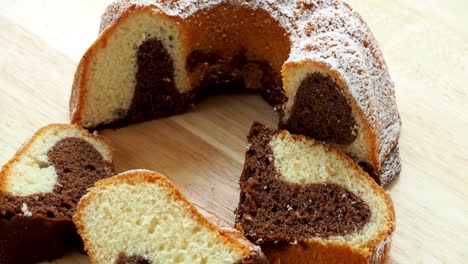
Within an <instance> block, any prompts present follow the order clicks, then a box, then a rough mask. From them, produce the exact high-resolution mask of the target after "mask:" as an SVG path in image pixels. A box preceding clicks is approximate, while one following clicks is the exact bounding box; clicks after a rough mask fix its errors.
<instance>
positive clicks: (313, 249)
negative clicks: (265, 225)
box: [264, 241, 390, 264]
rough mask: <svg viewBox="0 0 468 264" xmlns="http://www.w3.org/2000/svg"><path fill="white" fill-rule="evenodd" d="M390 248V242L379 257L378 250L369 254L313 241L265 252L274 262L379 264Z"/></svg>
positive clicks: (278, 263) (298, 263)
mask: <svg viewBox="0 0 468 264" xmlns="http://www.w3.org/2000/svg"><path fill="white" fill-rule="evenodd" d="M389 248H390V243H387V244H385V245H384V248H383V250H382V252H381V254H380V255H379V256H378V257H377V255H376V253H377V252H374V253H373V254H371V255H368V254H362V252H357V251H353V250H352V249H351V248H349V246H347V245H339V244H328V243H322V242H318V241H311V242H308V243H298V244H296V245H287V246H282V247H278V248H275V249H266V250H264V253H265V255H266V256H267V258H268V260H269V261H270V263H273V264H283V263H297V264H308V263H314V264H361V263H369V264H378V263H383V262H384V261H385V259H386V258H387V255H388V250H389Z"/></svg>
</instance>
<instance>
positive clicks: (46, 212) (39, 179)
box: [0, 124, 113, 264]
mask: <svg viewBox="0 0 468 264" xmlns="http://www.w3.org/2000/svg"><path fill="white" fill-rule="evenodd" d="M112 171H113V168H112V157H111V149H110V146H109V144H108V143H107V141H106V140H104V139H103V138H101V137H99V136H94V135H91V134H89V133H88V132H86V131H85V130H83V129H81V128H78V127H75V126H73V125H61V124H54V125H48V126H46V127H44V128H42V129H40V130H39V131H38V132H37V133H36V134H35V135H34V136H33V137H32V139H31V140H30V141H29V142H27V143H26V144H25V145H24V146H23V147H22V148H21V149H20V150H19V151H18V152H17V153H16V155H15V156H14V157H13V159H11V160H10V161H9V162H8V163H7V164H6V165H4V166H3V168H2V170H1V172H0V263H2V264H18V263H21V264H28V263H38V262H41V261H45V260H49V261H50V260H52V259H55V258H59V257H60V256H62V255H63V253H64V252H65V251H66V250H67V249H69V248H70V247H72V246H75V245H79V242H80V240H79V236H78V235H77V233H76V228H75V226H74V225H73V222H72V215H73V214H74V213H75V210H76V205H77V203H78V201H79V200H80V198H81V196H82V195H83V194H85V193H86V189H87V188H89V187H91V186H93V185H94V182H95V181H98V180H101V179H103V178H106V177H109V176H111V174H112Z"/></svg>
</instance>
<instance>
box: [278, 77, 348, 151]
mask: <svg viewBox="0 0 468 264" xmlns="http://www.w3.org/2000/svg"><path fill="white" fill-rule="evenodd" d="M285 128H287V129H288V130H289V131H290V132H292V133H295V134H301V135H307V136H309V137H312V138H315V139H318V140H321V141H327V142H330V143H337V144H343V145H348V144H351V143H353V141H354V140H355V139H356V137H357V125H356V120H355V119H354V117H353V114H352V110H351V106H350V105H349V102H348V100H347V99H346V97H345V96H344V94H343V92H342V91H341V88H340V87H339V85H338V84H337V83H335V82H334V81H333V80H332V79H331V78H330V77H328V76H325V75H323V74H321V73H318V72H317V73H312V74H309V75H308V76H307V77H306V78H305V79H304V80H302V82H301V85H300V86H299V88H298V89H297V92H296V95H295V100H294V105H293V107H292V110H291V116H290V117H289V120H288V122H287V124H286V127H285Z"/></svg>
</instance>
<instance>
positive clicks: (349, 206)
mask: <svg viewBox="0 0 468 264" xmlns="http://www.w3.org/2000/svg"><path fill="white" fill-rule="evenodd" d="M248 141H249V145H248V148H247V152H246V155H245V165H244V169H243V172H242V176H241V179H240V188H241V193H240V201H239V205H238V208H237V210H236V227H237V228H238V229H239V230H241V232H243V234H244V235H245V236H246V237H247V238H248V239H249V240H250V241H252V242H254V243H256V244H257V245H260V246H261V248H262V250H263V252H264V253H265V255H266V256H267V258H268V259H269V260H270V262H272V263H381V262H383V260H384V258H385V256H386V255H387V253H388V250H389V247H390V239H391V234H392V233H393V231H394V229H395V213H394V209H393V204H392V201H391V199H390V197H389V196H388V195H387V193H386V192H385V191H384V189H383V188H382V187H380V186H378V185H377V184H376V183H375V181H374V180H372V178H370V177H369V176H368V175H367V174H366V173H365V172H364V171H363V170H362V169H361V168H360V167H359V166H358V165H357V164H355V163H354V162H353V161H352V160H351V159H350V158H349V157H348V156H346V155H345V154H344V153H343V152H341V151H339V150H337V149H334V148H333V147H330V146H328V145H325V144H322V143H320V142H318V141H315V140H312V139H309V138H306V137H304V136H296V135H292V134H289V133H288V132H287V131H284V130H283V131H281V130H280V131H273V130H271V129H268V128H266V127H265V126H263V125H261V124H259V123H255V124H254V125H253V126H252V128H251V130H250V134H249V136H248Z"/></svg>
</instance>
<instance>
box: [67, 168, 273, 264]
mask: <svg viewBox="0 0 468 264" xmlns="http://www.w3.org/2000/svg"><path fill="white" fill-rule="evenodd" d="M73 220H74V223H75V225H76V226H77V228H78V233H79V234H80V235H81V237H82V238H83V241H84V244H85V250H86V252H87V253H88V255H89V257H90V259H91V263H99V264H104V263H109V264H111V263H112V264H113V263H153V264H156V263H204V264H209V263H268V262H267V260H266V258H265V256H264V255H263V253H262V252H261V250H260V248H259V247H257V246H255V245H254V244H252V243H250V242H249V241H248V240H247V239H246V238H245V237H243V236H242V234H241V233H240V232H239V231H237V230H235V229H234V228H232V227H229V226H228V225H227V224H225V223H223V222H222V221H221V220H219V219H218V218H216V217H215V216H213V215H211V214H209V213H207V212H206V211H204V210H202V209H197V208H196V207H195V206H193V205H192V204H190V203H189V202H188V201H187V199H186V198H185V197H184V196H183V195H182V194H181V193H180V191H179V190H178V189H177V187H176V186H175V185H174V184H173V183H171V182H170V181H169V180H168V179H167V178H165V177H164V176H162V175H160V174H158V173H156V172H152V171H146V170H134V171H128V172H124V173H121V174H119V175H117V176H114V177H112V178H109V179H105V180H102V181H99V182H97V183H96V187H94V188H91V189H90V190H89V193H88V194H87V195H85V196H84V197H83V198H82V199H81V201H80V203H79V204H78V210H77V213H76V215H75V216H74V217H73Z"/></svg>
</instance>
